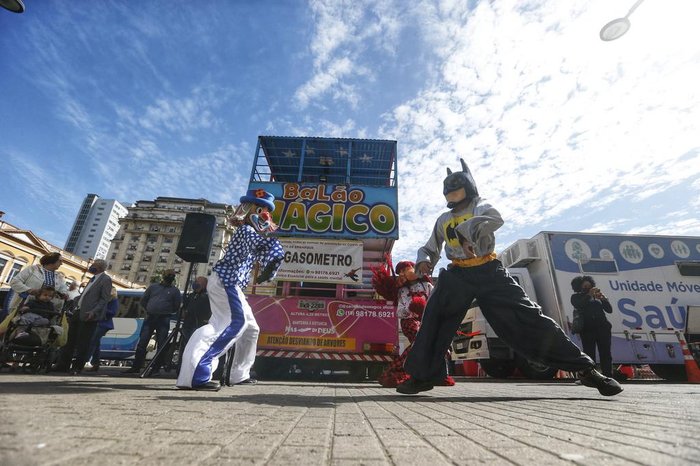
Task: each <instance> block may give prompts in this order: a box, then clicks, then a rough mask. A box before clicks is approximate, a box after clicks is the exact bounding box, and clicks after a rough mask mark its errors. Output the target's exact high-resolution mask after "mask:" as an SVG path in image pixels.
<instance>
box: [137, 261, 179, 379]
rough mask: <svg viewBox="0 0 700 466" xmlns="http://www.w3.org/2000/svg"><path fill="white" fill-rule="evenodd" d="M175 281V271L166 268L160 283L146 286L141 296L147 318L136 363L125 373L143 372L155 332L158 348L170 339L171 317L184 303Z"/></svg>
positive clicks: (156, 368) (154, 371)
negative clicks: (147, 348) (147, 352)
mask: <svg viewBox="0 0 700 466" xmlns="http://www.w3.org/2000/svg"><path fill="white" fill-rule="evenodd" d="M174 282H175V271H174V270H173V269H166V270H164V271H163V279H162V280H161V282H160V283H154V284H152V285H151V286H149V287H148V288H146V291H145V292H144V294H143V298H141V307H143V308H144V309H145V310H146V318H145V319H144V320H143V326H142V327H141V334H140V336H139V343H138V345H137V346H136V355H135V356H134V365H133V366H131V368H130V369H127V370H126V371H125V373H127V374H137V373H139V372H141V368H142V367H143V363H144V361H145V360H146V347H147V346H148V342H149V341H150V339H151V337H152V336H153V333H154V332H155V334H156V343H157V348H158V349H160V348H162V347H163V345H164V344H165V341H166V340H167V339H168V332H170V319H171V318H172V316H173V314H175V313H176V312H177V311H178V310H179V309H180V304H181V303H182V295H181V294H180V290H178V289H177V287H176V286H175V285H174V284H173V283H174ZM158 369H159V368H158V367H154V370H153V372H152V375H155V374H156V373H158Z"/></svg>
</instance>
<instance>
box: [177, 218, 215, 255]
mask: <svg viewBox="0 0 700 466" xmlns="http://www.w3.org/2000/svg"><path fill="white" fill-rule="evenodd" d="M215 229H216V217H215V216H213V215H210V214H200V213H190V214H187V215H186V216H185V223H183V224H182V234H180V241H179V242H178V243H177V250H176V251H175V254H177V256H178V257H179V258H180V259H182V260H183V261H187V262H209V254H210V253H211V245H212V241H213V239H214V230H215Z"/></svg>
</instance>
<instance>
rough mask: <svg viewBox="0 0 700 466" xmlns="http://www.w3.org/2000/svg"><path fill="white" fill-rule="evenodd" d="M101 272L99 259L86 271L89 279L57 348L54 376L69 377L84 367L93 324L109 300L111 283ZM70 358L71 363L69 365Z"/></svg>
mask: <svg viewBox="0 0 700 466" xmlns="http://www.w3.org/2000/svg"><path fill="white" fill-rule="evenodd" d="M105 270H107V262H105V261H104V260H103V259H96V260H95V261H94V262H93V263H92V265H91V266H90V268H89V269H88V272H90V273H92V274H93V277H92V278H91V279H90V281H89V282H88V284H87V286H86V287H85V289H84V290H83V293H82V294H81V295H80V299H78V307H77V308H76V310H75V312H74V313H73V317H72V318H71V321H70V326H69V328H68V341H67V342H66V344H65V346H63V347H62V348H61V353H60V355H59V357H58V362H57V363H56V365H55V366H54V370H55V371H56V372H68V371H70V373H71V374H72V375H77V374H79V373H80V372H81V371H82V370H83V367H85V362H86V360H87V356H88V349H89V347H90V342H91V341H92V336H93V335H94V333H95V328H96V327H97V322H99V321H100V320H103V319H104V318H105V315H106V313H107V303H108V302H109V301H110V300H111V294H112V279H111V278H110V276H109V275H107V274H106V273H105ZM73 354H75V360H74V361H73V362H72V365H71V361H72V359H73Z"/></svg>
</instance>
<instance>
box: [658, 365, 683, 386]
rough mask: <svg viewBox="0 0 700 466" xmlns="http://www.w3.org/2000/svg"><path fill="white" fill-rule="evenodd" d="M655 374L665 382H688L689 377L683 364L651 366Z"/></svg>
mask: <svg viewBox="0 0 700 466" xmlns="http://www.w3.org/2000/svg"><path fill="white" fill-rule="evenodd" d="M649 367H650V368H651V370H652V371H654V374H656V375H658V376H659V377H661V378H662V379H664V380H669V381H671V382H687V381H688V376H687V375H686V373H685V366H684V365H683V364H649Z"/></svg>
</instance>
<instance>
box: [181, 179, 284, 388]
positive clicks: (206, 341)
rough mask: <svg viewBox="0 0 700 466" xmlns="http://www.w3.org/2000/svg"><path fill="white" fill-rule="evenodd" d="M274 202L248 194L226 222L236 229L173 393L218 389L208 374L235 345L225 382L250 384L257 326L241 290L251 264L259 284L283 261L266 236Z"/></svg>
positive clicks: (273, 240) (216, 271)
mask: <svg viewBox="0 0 700 466" xmlns="http://www.w3.org/2000/svg"><path fill="white" fill-rule="evenodd" d="M274 200H275V198H274V196H272V194H269V193H267V192H266V191H265V190H263V189H251V190H249V191H248V192H247V194H246V195H245V196H243V197H241V200H240V202H241V204H240V206H238V208H237V209H236V211H235V212H234V213H233V215H232V217H231V218H230V219H229V220H230V221H231V223H232V224H233V225H235V226H237V228H236V231H235V233H234V234H233V237H232V238H231V241H230V242H229V244H228V246H227V247H226V252H225V253H224V257H223V258H221V259H220V260H219V261H218V262H217V263H216V265H215V266H214V269H213V271H214V274H212V276H211V277H210V279H209V284H208V286H207V291H208V292H209V301H210V304H211V318H210V319H209V323H208V324H206V325H204V326H202V327H200V328H198V329H197V330H195V331H194V333H193V334H192V336H191V337H190V340H189V342H188V343H187V346H186V347H185V351H184V352H183V355H182V367H181V368H180V373H179V375H178V378H177V387H178V388H181V389H194V390H212V391H217V390H219V389H220V388H221V387H220V384H219V382H216V381H212V380H211V379H212V373H213V372H214V371H215V370H216V366H217V364H218V359H219V356H221V355H222V354H223V353H225V352H226V351H227V350H228V349H229V348H230V347H231V346H232V345H233V344H234V343H235V344H236V351H235V355H234V357H233V363H232V366H231V376H230V379H229V380H230V382H231V384H232V385H236V384H240V383H252V380H251V379H250V368H251V367H252V366H253V362H255V352H256V347H257V342H258V334H259V333H260V327H258V324H257V322H256V321H255V316H254V315H253V310H252V309H251V308H250V305H249V304H248V301H247V300H246V297H245V295H244V294H243V289H244V288H245V287H246V286H248V281H249V277H250V273H251V271H252V269H253V265H254V263H255V262H257V263H258V264H259V266H260V269H261V270H262V272H261V273H260V275H259V276H258V278H257V279H256V283H263V282H265V281H268V280H271V279H272V278H274V276H275V274H276V273H277V270H278V269H279V267H280V265H281V263H282V259H283V258H284V251H283V250H282V246H281V244H280V242H279V241H278V240H277V239H276V238H272V237H268V236H267V233H269V232H271V231H274V230H275V229H276V228H277V227H276V225H275V224H274V223H272V220H271V217H270V213H271V212H272V211H273V210H274V208H275V204H274Z"/></svg>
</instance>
